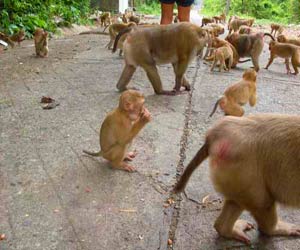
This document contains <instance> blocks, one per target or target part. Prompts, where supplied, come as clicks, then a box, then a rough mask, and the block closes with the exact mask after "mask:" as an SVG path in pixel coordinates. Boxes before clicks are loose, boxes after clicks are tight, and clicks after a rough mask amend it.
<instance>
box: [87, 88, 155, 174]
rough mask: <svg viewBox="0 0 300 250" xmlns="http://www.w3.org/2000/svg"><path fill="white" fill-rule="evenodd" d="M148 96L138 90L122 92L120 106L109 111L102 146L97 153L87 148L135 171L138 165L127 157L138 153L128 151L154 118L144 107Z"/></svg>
mask: <svg viewBox="0 0 300 250" xmlns="http://www.w3.org/2000/svg"><path fill="white" fill-rule="evenodd" d="M144 102H145V97H144V96H143V95H142V94H141V93H139V92H138V91H135V90H127V91H125V92H123V93H122V95H121V96H120V100H119V107H118V108H116V109H115V110H113V111H112V112H111V113H109V114H108V115H107V116H106V118H105V119H104V121H103V123H102V126H101V129H100V147H101V150H100V151H99V152H97V153H93V152H89V151H86V150H83V152H84V153H86V154H89V155H92V156H102V157H103V158H104V159H106V160H108V161H110V162H111V164H112V166H113V167H114V168H117V169H122V170H126V171H129V172H132V171H134V170H135V168H134V167H133V166H131V165H129V164H128V163H126V162H125V160H132V158H134V157H135V154H134V153H133V152H130V153H127V150H128V146H129V145H130V143H131V142H132V140H133V139H134V137H136V136H137V134H138V133H139V132H140V130H141V129H142V128H143V127H144V126H145V125H146V124H147V123H148V122H149V121H150V120H151V114H150V113H149V111H148V110H147V109H146V108H145V107H144Z"/></svg>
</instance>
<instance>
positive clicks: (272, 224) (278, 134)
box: [174, 114, 300, 244]
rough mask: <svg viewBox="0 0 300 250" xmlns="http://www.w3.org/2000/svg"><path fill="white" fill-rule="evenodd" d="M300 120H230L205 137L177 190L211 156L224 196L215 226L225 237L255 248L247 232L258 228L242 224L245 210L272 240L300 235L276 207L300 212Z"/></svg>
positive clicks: (213, 174) (268, 117)
mask: <svg viewBox="0 0 300 250" xmlns="http://www.w3.org/2000/svg"><path fill="white" fill-rule="evenodd" d="M299 152H300V116H296V115H280V114H256V115H251V116H247V117H233V116H227V117H224V118H222V119H221V120H219V121H218V122H217V123H216V124H215V125H214V126H213V127H212V128H210V129H209V130H208V132H207V133H206V138H205V143H204V145H203V146H202V147H201V149H200V150H199V151H198V152H197V153H196V155H195V156H194V158H193V159H192V160H191V162H190V163H189V165H188V166H187V168H186V169H185V171H184V173H183V175H182V176H181V178H180V180H179V181H178V183H177V185H176V187H175V189H174V191H175V192H180V191H182V190H183V189H184V188H185V186H186V184H187V182H188V180H189V178H190V176H191V175H192V173H193V172H194V170H195V169H196V168H197V166H199V165H200V164H201V163H202V162H203V161H204V160H205V159H206V158H207V157H209V165H210V176H211V179H212V182H213V185H214V187H215V189H216V191H217V192H219V193H221V194H222V195H224V205H223V208H222V212H221V214H220V215H219V217H218V218H217V220H216V221H215V224H214V227H215V229H216V230H217V232H218V233H219V234H220V235H221V236H223V237H226V238H230V239H236V240H239V241H242V242H244V243H246V244H250V239H249V237H248V235H247V234H246V233H245V231H247V230H250V229H253V228H254V226H253V225H252V224H251V223H249V222H247V221H245V220H240V219H238V218H239V216H240V214H241V213H242V211H243V210H247V211H249V212H250V214H251V215H252V216H253V217H254V219H255V220H256V222H257V224H258V229H259V230H260V231H261V232H263V233H264V234H266V235H269V236H279V235H281V236H300V226H299V225H295V224H291V223H287V222H284V221H282V220H281V219H280V218H278V216H277V212H276V203H280V204H283V205H287V206H292V207H298V208H299V207H300V189H299V179H300V170H299V162H300V154H299Z"/></svg>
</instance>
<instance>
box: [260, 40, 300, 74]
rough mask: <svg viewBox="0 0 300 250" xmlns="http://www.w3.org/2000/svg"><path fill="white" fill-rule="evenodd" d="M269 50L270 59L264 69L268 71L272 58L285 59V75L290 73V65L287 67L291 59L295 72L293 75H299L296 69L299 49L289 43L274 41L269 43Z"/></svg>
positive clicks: (298, 63)
mask: <svg viewBox="0 0 300 250" xmlns="http://www.w3.org/2000/svg"><path fill="white" fill-rule="evenodd" d="M269 50H270V59H269V62H268V64H267V66H266V67H265V69H268V68H269V66H270V65H271V64H272V62H273V60H274V58H276V57H281V58H284V59H285V65H286V70H287V74H290V73H291V70H290V65H289V58H291V61H292V65H293V68H294V70H295V72H294V73H292V74H294V75H297V74H298V73H299V71H298V67H300V47H299V46H296V45H294V44H290V43H279V42H276V41H271V42H270V43H269Z"/></svg>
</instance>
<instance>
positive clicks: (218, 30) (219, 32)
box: [207, 23, 225, 37]
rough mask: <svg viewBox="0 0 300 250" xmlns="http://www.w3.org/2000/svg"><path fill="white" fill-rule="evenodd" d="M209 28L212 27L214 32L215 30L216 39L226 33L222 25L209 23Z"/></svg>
mask: <svg viewBox="0 0 300 250" xmlns="http://www.w3.org/2000/svg"><path fill="white" fill-rule="evenodd" d="M207 26H208V27H212V30H213V33H214V35H215V37H217V36H219V35H222V34H224V33H225V29H224V27H223V26H221V25H220V24H216V23H209V24H208V25H207Z"/></svg>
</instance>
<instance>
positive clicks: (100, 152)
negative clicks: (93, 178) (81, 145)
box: [82, 150, 102, 156]
mask: <svg viewBox="0 0 300 250" xmlns="http://www.w3.org/2000/svg"><path fill="white" fill-rule="evenodd" d="M82 151H83V153H85V154H88V155H91V156H102V151H101V150H100V151H99V152H90V151H87V150H82Z"/></svg>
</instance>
